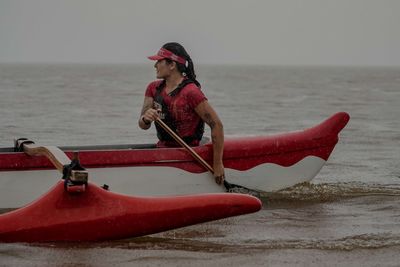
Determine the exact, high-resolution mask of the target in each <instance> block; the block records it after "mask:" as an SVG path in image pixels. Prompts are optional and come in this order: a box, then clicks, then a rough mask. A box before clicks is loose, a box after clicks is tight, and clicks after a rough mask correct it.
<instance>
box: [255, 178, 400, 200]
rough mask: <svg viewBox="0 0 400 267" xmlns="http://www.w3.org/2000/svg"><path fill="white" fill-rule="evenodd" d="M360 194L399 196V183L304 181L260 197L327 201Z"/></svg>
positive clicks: (264, 198) (265, 198)
mask: <svg viewBox="0 0 400 267" xmlns="http://www.w3.org/2000/svg"><path fill="white" fill-rule="evenodd" d="M360 196H400V185H393V184H390V185H381V184H379V185H378V184H366V183H359V182H349V183H322V184H312V183H309V182H305V183H301V184H298V185H296V186H293V187H290V188H287V189H284V190H280V191H277V192H272V193H262V194H261V198H262V199H263V200H266V201H269V202H294V201H303V202H329V201H335V200H338V199H343V198H351V197H360Z"/></svg>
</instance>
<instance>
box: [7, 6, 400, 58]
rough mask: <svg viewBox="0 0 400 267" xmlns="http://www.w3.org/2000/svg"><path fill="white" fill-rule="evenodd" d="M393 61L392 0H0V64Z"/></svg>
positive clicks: (398, 10) (397, 53)
mask: <svg viewBox="0 0 400 267" xmlns="http://www.w3.org/2000/svg"><path fill="white" fill-rule="evenodd" d="M170 41H177V42H180V43H182V44H183V45H184V46H185V47H186V49H187V50H188V52H189V54H191V56H192V58H193V60H194V61H195V63H212V64H214V63H215V64H262V65H400V1H399V0H243V1H239V0H195V1H194V0H137V1H135V0H0V62H113V63H116V62H128V63H142V62H146V60H147V59H146V56H148V55H150V54H153V53H155V52H156V51H157V50H158V48H159V47H160V46H161V45H163V44H164V43H166V42H170Z"/></svg>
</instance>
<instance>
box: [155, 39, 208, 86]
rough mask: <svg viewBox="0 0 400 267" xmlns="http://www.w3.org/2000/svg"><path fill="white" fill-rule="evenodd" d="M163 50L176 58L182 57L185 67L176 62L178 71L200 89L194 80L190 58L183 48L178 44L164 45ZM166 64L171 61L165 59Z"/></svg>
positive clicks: (194, 74) (194, 75)
mask: <svg viewBox="0 0 400 267" xmlns="http://www.w3.org/2000/svg"><path fill="white" fill-rule="evenodd" d="M162 47H163V48H165V49H167V50H169V51H171V52H172V53H174V54H175V55H177V56H180V57H183V58H184V59H186V61H187V66H186V65H184V64H181V63H179V62H176V61H175V63H176V65H177V68H178V71H179V72H180V73H185V74H186V75H187V77H188V78H189V79H190V80H192V81H193V82H194V83H195V84H196V85H197V86H198V87H201V85H200V83H199V82H198V81H197V80H196V73H195V72H194V65H193V61H192V59H191V58H190V56H189V54H188V53H187V52H186V50H185V48H184V47H183V46H182V45H181V44H179V43H174V42H173V43H166V44H165V45H163V46H162ZM167 62H170V63H171V62H172V60H170V59H167Z"/></svg>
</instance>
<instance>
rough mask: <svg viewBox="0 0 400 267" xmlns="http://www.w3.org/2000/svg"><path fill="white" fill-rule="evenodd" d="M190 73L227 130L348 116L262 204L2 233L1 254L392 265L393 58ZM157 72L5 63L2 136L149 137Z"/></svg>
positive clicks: (69, 261) (8, 140)
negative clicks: (315, 170) (109, 227)
mask: <svg viewBox="0 0 400 267" xmlns="http://www.w3.org/2000/svg"><path fill="white" fill-rule="evenodd" d="M197 74H198V79H199V81H200V82H201V83H202V90H203V91H204V93H205V94H206V96H207V97H208V99H209V102H210V103H211V105H212V106H213V107H214V108H215V110H216V111H217V113H218V114H219V116H220V118H221V119H222V121H223V123H224V130H225V134H226V135H228V136H246V135H270V134H276V133H282V132H288V131H295V130H301V129H305V128H308V127H311V126H313V125H315V124H317V123H320V122H321V121H323V120H324V119H326V118H328V117H329V116H330V115H332V114H334V113H336V112H339V111H346V112H348V113H349V114H350V116H351V119H350V122H349V124H348V125H347V126H346V127H345V128H344V130H343V131H342V132H341V133H340V139H339V143H338V144H337V146H336V148H335V150H334V151H333V153H332V155H331V157H330V158H329V160H328V162H327V164H326V165H325V166H324V167H323V168H322V170H321V172H320V173H319V174H318V175H317V176H316V177H315V179H314V180H313V181H312V182H311V183H305V184H300V185H297V186H295V187H292V188H288V189H286V190H283V191H280V192H276V193H274V194H268V195H263V197H262V200H263V204H264V207H263V209H262V210H261V211H260V212H258V213H255V214H250V215H245V216H240V217H235V218H228V219H224V220H219V221H215V222H209V223H204V224H199V225H194V226H190V227H185V228H182V229H177V230H173V231H168V232H164V233H159V234H155V235H151V236H147V237H141V238H134V239H129V240H121V241H112V242H99V243H84V244H82V243H63V244H59V243H46V244H0V266H110V265H113V266H135V265H138V266H177V265H178V266H188V265H190V266H221V265H223V264H229V265H230V266H263V265H264V266H267V265H268V266H271V265H272V266H273V265H275V266H293V265H297V266H335V265H336V266H341V265H342V266H360V265H363V266H398V265H399V261H400V256H399V253H400V164H399V162H400V107H399V105H400V68H398V67H397V68H396V67H391V68H389V67H317V66H315V67H301V66H298V67H284V66H278V67H273V66H215V65H214V66H206V65H200V66H198V67H197ZM154 79H155V75H154V69H153V67H152V64H145V65H85V64H80V65H79V64H77V65H73V64H71V65H57V64H53V65H51V64H3V65H0V126H1V131H0V147H9V146H12V145H13V139H14V138H20V137H26V138H30V139H31V140H34V141H35V142H36V143H37V144H43V145H57V146H63V145H91V144H122V143H152V142H155V140H156V135H155V130H154V128H151V129H150V130H148V131H143V130H141V129H139V128H138V126H137V120H138V118H139V114H140V111H141V108H142V103H143V96H144V91H145V88H146V86H147V84H148V83H149V82H150V81H152V80H154ZM206 135H209V130H208V129H207V131H206ZM227 179H229V177H227ZM110 184H111V182H110ZM32 186H35V184H32Z"/></svg>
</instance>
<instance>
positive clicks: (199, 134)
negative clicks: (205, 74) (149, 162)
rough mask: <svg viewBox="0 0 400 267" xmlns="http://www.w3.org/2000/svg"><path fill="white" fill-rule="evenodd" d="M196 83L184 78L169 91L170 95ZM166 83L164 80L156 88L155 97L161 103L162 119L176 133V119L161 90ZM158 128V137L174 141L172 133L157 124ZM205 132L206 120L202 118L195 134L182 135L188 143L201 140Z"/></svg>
mask: <svg viewBox="0 0 400 267" xmlns="http://www.w3.org/2000/svg"><path fill="white" fill-rule="evenodd" d="M191 83H194V82H193V81H192V80H191V79H184V80H183V81H182V82H181V83H180V84H179V85H178V87H176V88H175V90H173V91H172V92H171V93H169V96H171V97H174V96H177V95H178V94H179V93H180V92H181V91H182V89H183V88H185V86H186V85H188V84H191ZM165 85H166V81H165V80H163V81H162V82H161V83H160V84H159V85H158V86H157V88H156V94H155V97H154V101H155V102H157V103H158V104H159V105H161V109H162V110H161V112H162V113H163V114H164V118H161V120H162V121H163V122H164V123H165V124H167V125H168V127H169V128H171V129H172V130H173V131H174V132H175V133H177V126H176V124H175V121H174V120H173V119H172V117H171V114H170V112H169V110H168V107H167V105H166V104H165V102H164V99H163V97H162V95H161V91H162V90H163V89H164V87H165ZM156 129H157V137H158V139H159V140H161V141H174V139H173V138H172V137H171V135H170V134H168V133H167V132H166V131H165V130H164V129H163V128H162V127H161V126H159V125H158V124H156ZM203 133H204V122H203V120H201V121H200V122H199V124H198V125H197V127H196V131H195V133H194V135H193V136H185V137H182V139H183V140H184V141H185V142H186V143H189V144H190V143H192V142H193V141H195V140H198V141H200V140H201V138H202V137H203Z"/></svg>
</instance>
